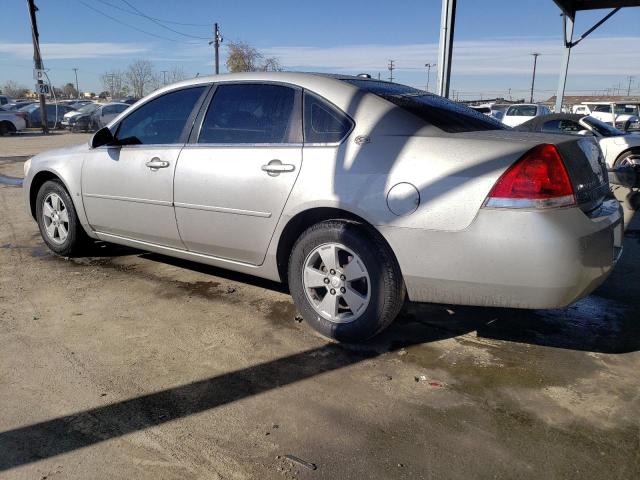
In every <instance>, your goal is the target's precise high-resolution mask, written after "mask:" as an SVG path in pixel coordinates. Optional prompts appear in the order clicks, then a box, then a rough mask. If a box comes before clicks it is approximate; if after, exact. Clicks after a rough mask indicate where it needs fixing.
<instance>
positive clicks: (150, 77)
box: [125, 60, 158, 98]
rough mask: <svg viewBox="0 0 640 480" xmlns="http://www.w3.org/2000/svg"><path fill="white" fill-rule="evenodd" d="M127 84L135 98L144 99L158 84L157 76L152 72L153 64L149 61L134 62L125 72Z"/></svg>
mask: <svg viewBox="0 0 640 480" xmlns="http://www.w3.org/2000/svg"><path fill="white" fill-rule="evenodd" d="M125 75H126V77H127V83H128V84H129V87H130V88H131V93H132V94H133V96H134V97H136V98H142V97H144V95H145V93H148V92H149V91H150V90H152V89H153V88H154V87H155V86H156V85H157V84H158V76H157V75H156V74H154V72H153V64H152V63H151V62H150V61H149V60H136V61H135V62H133V63H132V64H131V65H129V68H128V69H127V71H126V74H125Z"/></svg>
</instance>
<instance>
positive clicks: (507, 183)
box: [485, 144, 576, 208]
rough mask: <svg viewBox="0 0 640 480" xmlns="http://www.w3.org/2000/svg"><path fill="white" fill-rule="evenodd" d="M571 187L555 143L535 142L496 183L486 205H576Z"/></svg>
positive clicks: (527, 206) (535, 206)
mask: <svg viewBox="0 0 640 480" xmlns="http://www.w3.org/2000/svg"><path fill="white" fill-rule="evenodd" d="M575 202H576V200H575V196H574V193H573V186H572V185H571V180H570V179H569V174H568V173H567V169H566V168H565V166H564V163H563V162H562V158H560V154H559V153H558V150H557V148H556V147H555V146H554V145H550V144H542V145H538V146H536V147H534V148H532V149H531V150H529V151H528V152H527V153H525V154H524V156H523V157H522V158H520V160H518V161H517V162H516V163H514V164H513V165H511V167H509V169H508V170H507V171H506V172H505V173H504V174H503V175H502V176H501V177H500V179H499V180H498V181H497V182H496V184H495V185H494V186H493V189H492V190H491V193H489V196H488V197H487V201H486V202H485V206H487V207H506V208H551V207H564V206H569V205H575Z"/></svg>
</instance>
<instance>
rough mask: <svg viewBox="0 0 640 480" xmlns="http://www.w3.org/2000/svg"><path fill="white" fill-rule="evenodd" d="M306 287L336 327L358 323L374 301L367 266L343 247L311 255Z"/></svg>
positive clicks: (321, 248)
mask: <svg viewBox="0 0 640 480" xmlns="http://www.w3.org/2000/svg"><path fill="white" fill-rule="evenodd" d="M302 284H303V287H304V291H305V294H306V295H307V298H308V299H309V302H310V303H311V306H312V307H313V308H314V310H315V311H316V312H317V313H318V315H320V316H322V317H324V318H325V319H327V320H329V321H332V322H336V323H348V322H352V321H354V320H356V319H357V318H358V317H360V316H361V315H362V314H363V313H364V311H365V310H366V309H367V306H368V305H369V301H370V300H371V281H370V279H369V272H368V271H367V268H366V266H365V264H364V262H363V261H362V259H361V258H360V257H359V256H358V255H357V254H356V253H354V252H353V251H352V250H351V249H349V248H347V247H346V246H344V245H342V244H340V243H325V244H322V245H319V246H318V247H316V248H314V249H313V250H312V251H311V252H310V253H309V255H307V258H306V259H305V262H304V270H303V272H302Z"/></svg>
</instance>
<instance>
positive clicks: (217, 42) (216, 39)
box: [209, 23, 222, 75]
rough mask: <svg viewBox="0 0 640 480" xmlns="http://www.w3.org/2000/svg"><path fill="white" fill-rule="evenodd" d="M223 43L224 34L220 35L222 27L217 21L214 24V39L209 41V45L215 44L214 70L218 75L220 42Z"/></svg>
mask: <svg viewBox="0 0 640 480" xmlns="http://www.w3.org/2000/svg"><path fill="white" fill-rule="evenodd" d="M221 43H222V35H220V28H219V27H218V24H217V23H214V24H213V40H211V41H210V42H209V45H213V50H214V52H215V65H214V70H215V72H216V75H218V74H219V73H220V44H221Z"/></svg>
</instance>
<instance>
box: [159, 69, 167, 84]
mask: <svg viewBox="0 0 640 480" xmlns="http://www.w3.org/2000/svg"><path fill="white" fill-rule="evenodd" d="M160 73H162V85H166V84H167V73H168V70H161V72H160Z"/></svg>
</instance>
